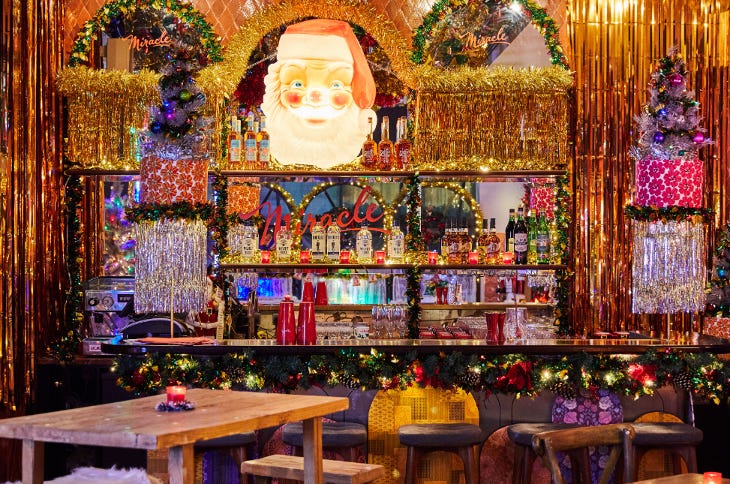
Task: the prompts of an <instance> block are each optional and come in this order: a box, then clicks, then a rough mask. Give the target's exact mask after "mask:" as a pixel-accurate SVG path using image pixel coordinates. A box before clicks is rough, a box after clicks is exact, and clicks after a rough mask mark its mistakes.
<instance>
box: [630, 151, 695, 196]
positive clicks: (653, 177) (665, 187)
mask: <svg viewBox="0 0 730 484" xmlns="http://www.w3.org/2000/svg"><path fill="white" fill-rule="evenodd" d="M704 180H705V166H704V163H703V162H702V161H701V160H698V159H691V160H686V159H682V158H679V159H674V160H666V159H663V160H656V159H652V158H644V159H642V160H639V161H638V162H636V205H639V206H642V207H649V206H652V207H669V206H672V205H676V206H679V207H689V208H702V189H703V186H704Z"/></svg>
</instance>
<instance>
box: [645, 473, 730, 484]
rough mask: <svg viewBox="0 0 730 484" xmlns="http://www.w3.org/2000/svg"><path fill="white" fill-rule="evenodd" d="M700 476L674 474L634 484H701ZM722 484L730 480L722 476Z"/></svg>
mask: <svg viewBox="0 0 730 484" xmlns="http://www.w3.org/2000/svg"><path fill="white" fill-rule="evenodd" d="M703 483H704V479H703V476H702V474H676V475H674V476H667V477H657V478H656V479H646V480H644V481H636V483H635V484H703ZM722 484H730V479H727V478H725V477H724V476H723V478H722Z"/></svg>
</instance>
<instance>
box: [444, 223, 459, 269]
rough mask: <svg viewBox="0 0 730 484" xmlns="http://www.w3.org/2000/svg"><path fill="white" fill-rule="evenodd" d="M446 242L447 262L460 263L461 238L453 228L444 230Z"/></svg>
mask: <svg viewBox="0 0 730 484" xmlns="http://www.w3.org/2000/svg"><path fill="white" fill-rule="evenodd" d="M446 243H447V244H448V246H449V255H448V256H447V258H446V260H447V261H448V262H449V264H461V240H459V232H458V231H457V229H455V228H450V229H447V230H446Z"/></svg>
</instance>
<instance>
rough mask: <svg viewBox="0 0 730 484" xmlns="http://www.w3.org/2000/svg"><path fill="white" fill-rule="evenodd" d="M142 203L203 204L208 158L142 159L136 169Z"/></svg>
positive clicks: (205, 199)
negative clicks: (183, 202) (138, 176)
mask: <svg viewBox="0 0 730 484" xmlns="http://www.w3.org/2000/svg"><path fill="white" fill-rule="evenodd" d="M139 175H140V180H141V194H140V197H141V199H142V202H146V203H157V204H161V205H171V204H173V203H175V202H182V201H187V202H191V203H205V202H206V201H207V193H208V159H207V158H184V159H168V158H159V157H157V156H146V157H144V158H142V161H141V163H140V170H139Z"/></svg>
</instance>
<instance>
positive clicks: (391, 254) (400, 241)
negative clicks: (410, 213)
mask: <svg viewBox="0 0 730 484" xmlns="http://www.w3.org/2000/svg"><path fill="white" fill-rule="evenodd" d="M405 252H406V238H405V235H404V234H403V232H402V231H401V229H400V227H398V225H397V224H393V227H392V228H391V229H390V234H388V259H389V260H391V261H392V262H403V258H404V257H405Z"/></svg>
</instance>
